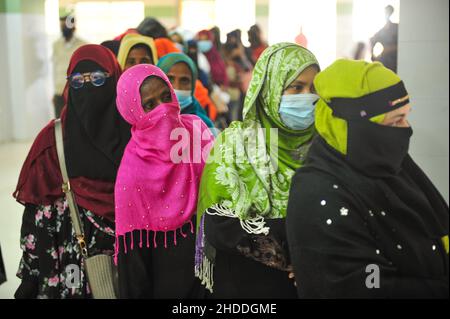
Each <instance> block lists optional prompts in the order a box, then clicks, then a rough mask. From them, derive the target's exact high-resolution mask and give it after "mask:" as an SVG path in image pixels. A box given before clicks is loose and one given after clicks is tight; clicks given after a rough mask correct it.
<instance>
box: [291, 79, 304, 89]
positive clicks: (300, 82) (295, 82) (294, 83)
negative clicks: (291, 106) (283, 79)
mask: <svg viewBox="0 0 450 319" xmlns="http://www.w3.org/2000/svg"><path fill="white" fill-rule="evenodd" d="M296 84H301V85H306V82H303V81H302V80H295V81H294V82H292V83H291V84H289V86H288V87H291V86H293V85H296Z"/></svg>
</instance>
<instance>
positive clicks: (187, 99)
mask: <svg viewBox="0 0 450 319" xmlns="http://www.w3.org/2000/svg"><path fill="white" fill-rule="evenodd" d="M157 66H158V67H159V68H160V69H161V70H163V71H164V73H166V75H167V77H168V78H169V80H170V83H172V86H173V88H174V90H175V94H176V96H177V99H178V102H179V103H180V108H181V114H195V115H197V116H198V117H200V118H201V119H202V120H203V122H205V124H206V126H208V127H209V128H211V129H212V128H214V124H213V122H212V121H211V119H210V118H209V117H208V115H207V114H206V112H205V110H204V109H203V108H202V107H201V106H200V104H199V103H198V101H197V100H196V98H195V97H194V89H195V83H196V82H197V77H198V76H197V74H198V73H197V68H196V67H195V64H194V62H193V61H192V60H191V59H190V58H189V57H188V56H187V55H186V54H183V53H170V54H168V55H166V56H164V57H163V58H162V59H161V60H159V62H158V64H157ZM213 132H214V130H213Z"/></svg>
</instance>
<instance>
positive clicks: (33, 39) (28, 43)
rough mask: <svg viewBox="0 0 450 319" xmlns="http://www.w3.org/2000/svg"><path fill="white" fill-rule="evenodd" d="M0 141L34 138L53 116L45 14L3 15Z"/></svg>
mask: <svg viewBox="0 0 450 319" xmlns="http://www.w3.org/2000/svg"><path fill="white" fill-rule="evenodd" d="M0 27H1V28H0V38H1V39H2V40H3V42H4V46H3V47H2V50H0V67H1V69H0V70H1V74H2V76H1V78H2V81H1V85H0V96H1V97H0V116H1V119H0V125H1V126H2V128H1V129H0V142H5V141H9V140H28V139H31V138H34V137H35V136H36V135H37V133H38V132H39V131H40V130H41V129H42V127H43V126H45V124H47V122H48V121H49V119H50V118H51V115H52V114H51V106H50V104H51V98H50V87H49V82H48V77H49V61H48V60H47V55H48V54H47V45H46V39H47V38H46V33H45V20H44V15H43V14H28V13H25V14H24V13H3V14H0Z"/></svg>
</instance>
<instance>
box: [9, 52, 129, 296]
mask: <svg viewBox="0 0 450 319" xmlns="http://www.w3.org/2000/svg"><path fill="white" fill-rule="evenodd" d="M67 76H68V81H67V85H66V89H65V96H66V100H67V105H66V107H65V108H64V109H63V113H62V115H61V121H62V128H63V136H64V149H65V156H66V158H65V159H66V166H67V171H68V174H69V178H70V185H71V188H72V190H73V192H74V194H75V198H76V202H77V204H78V205H79V211H80V215H81V220H82V222H83V225H84V231H85V239H86V242H87V245H88V253H89V255H90V256H94V255H96V254H100V253H101V254H104V253H106V254H111V255H112V254H113V252H114V182H115V179H116V173H117V169H118V167H119V164H120V161H121V158H122V154H123V150H124V148H125V146H126V144H127V143H128V141H129V138H130V126H129V125H128V124H127V123H126V122H125V121H123V119H122V118H121V116H120V115H119V113H118V112H117V109H116V106H115V99H116V98H115V96H116V93H115V92H116V83H117V80H118V79H119V76H120V67H119V65H118V64H117V61H116V58H115V57H114V55H113V54H112V53H111V52H110V51H109V50H108V49H107V48H105V47H102V46H100V45H93V44H90V45H85V46H82V47H80V48H79V49H78V50H77V51H75V53H74V54H73V56H72V58H71V60H70V64H69V68H68V72H67ZM54 134H55V129H54V121H53V120H52V121H51V122H50V123H49V124H48V125H47V126H46V127H45V128H44V129H43V130H42V131H41V132H40V133H39V135H38V136H37V138H36V139H35V141H34V143H33V146H32V147H31V150H30V152H29V154H28V157H27V159H26V160H25V163H24V165H23V167H22V171H21V173H20V177H19V182H18V185H17V188H16V191H15V192H14V197H15V198H16V200H17V201H18V202H20V203H22V204H23V205H25V211H24V214H23V222H22V230H21V248H22V250H23V256H22V259H21V262H20V267H19V271H18V273H17V276H18V277H19V278H20V279H21V280H22V283H21V285H20V286H19V288H18V289H17V291H16V293H15V297H16V298H88V297H90V296H91V293H90V290H89V287H88V284H87V281H86V276H85V273H84V267H83V263H82V260H81V257H80V249H79V246H78V243H77V240H76V239H75V238H74V235H73V234H74V231H73V227H72V222H71V218H70V213H69V209H68V205H67V201H66V199H65V195H64V193H63V191H62V188H61V186H62V175H61V172H60V168H59V164H58V157H57V153H56V142H55V137H54ZM69 265H76V266H77V267H78V270H80V272H78V271H76V269H72V270H73V271H75V272H74V274H73V278H72V279H73V280H72V279H70V278H69V275H70V271H69V272H68V270H67V269H66V267H67V266H69ZM80 279H81V280H80ZM77 281H79V282H78V283H77ZM68 282H70V283H73V285H69V286H68V285H67V283H68Z"/></svg>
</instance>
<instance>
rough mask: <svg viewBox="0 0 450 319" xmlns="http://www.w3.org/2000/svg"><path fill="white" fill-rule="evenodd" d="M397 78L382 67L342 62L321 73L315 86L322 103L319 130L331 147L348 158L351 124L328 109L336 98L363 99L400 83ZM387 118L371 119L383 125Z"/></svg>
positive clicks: (319, 107)
mask: <svg viewBox="0 0 450 319" xmlns="http://www.w3.org/2000/svg"><path fill="white" fill-rule="evenodd" d="M400 81H401V79H400V78H399V76H398V75H397V74H395V73H394V72H392V71H391V70H389V69H387V68H385V67H384V66H383V65H382V64H381V63H379V62H374V63H369V62H365V61H353V60H345V59H340V60H337V61H336V62H334V63H333V64H332V65H330V66H329V67H328V68H326V69H325V70H323V71H322V72H321V73H319V74H318V75H317V76H316V78H315V79H314V86H315V88H316V91H317V94H318V95H319V96H320V100H319V101H318V102H317V104H316V122H315V123H316V129H317V132H318V133H319V134H320V135H321V136H322V137H323V138H324V139H325V141H327V143H328V144H329V145H330V146H332V147H333V148H334V149H336V150H337V151H339V152H340V153H342V154H347V121H346V120H344V119H341V118H338V117H335V116H333V110H332V109H331V108H330V107H329V106H328V105H327V103H329V102H330V100H331V99H332V98H337V97H343V98H359V97H362V96H365V95H368V94H370V93H373V92H376V91H379V90H383V89H385V88H388V87H390V86H393V85H395V84H397V83H399V82H400ZM385 116H386V114H381V115H378V116H375V117H373V118H371V119H370V120H371V121H372V122H375V123H381V122H382V121H383V120H384V118H385Z"/></svg>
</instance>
